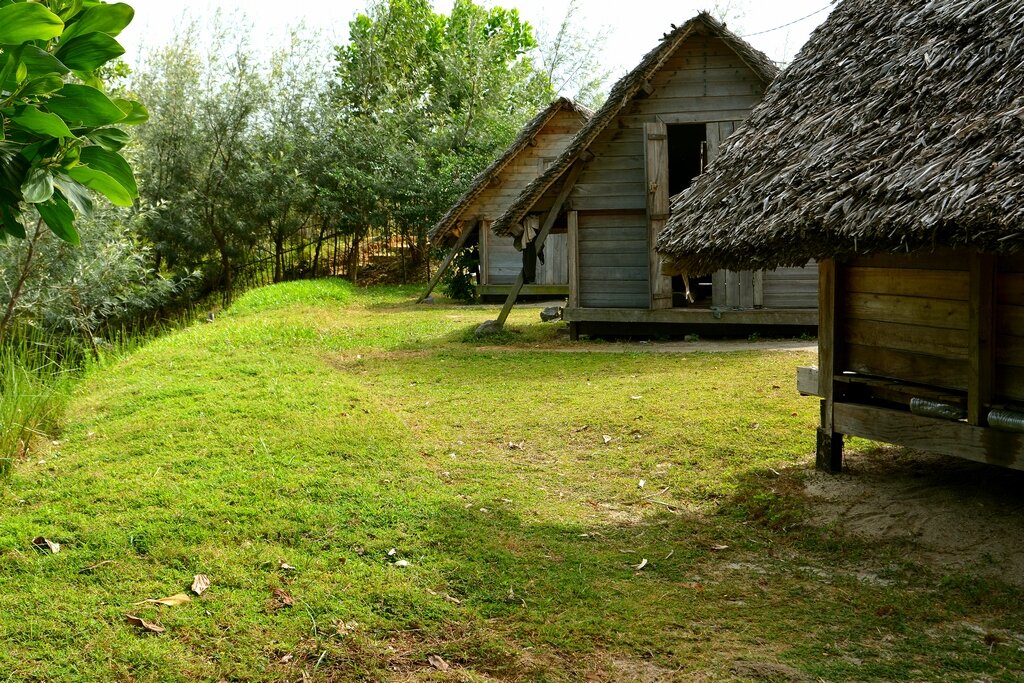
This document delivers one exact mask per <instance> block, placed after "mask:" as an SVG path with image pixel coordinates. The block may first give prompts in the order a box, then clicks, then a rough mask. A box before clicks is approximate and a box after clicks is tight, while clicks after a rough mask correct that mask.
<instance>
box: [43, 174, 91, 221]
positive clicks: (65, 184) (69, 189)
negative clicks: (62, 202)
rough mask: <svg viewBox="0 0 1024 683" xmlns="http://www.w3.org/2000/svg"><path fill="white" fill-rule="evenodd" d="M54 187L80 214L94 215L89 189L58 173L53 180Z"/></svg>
mask: <svg viewBox="0 0 1024 683" xmlns="http://www.w3.org/2000/svg"><path fill="white" fill-rule="evenodd" d="M53 184H54V186H55V187H56V188H57V189H58V190H60V191H61V193H62V194H63V195H64V198H65V199H67V200H68V204H70V205H71V206H72V207H74V209H75V210H76V211H78V213H79V214H81V215H83V216H90V215H92V197H91V196H90V192H89V190H88V188H86V187H83V186H82V185H81V184H80V183H77V182H75V181H74V180H72V179H71V178H69V177H68V176H66V175H65V174H63V173H58V174H57V175H56V177H54V179H53Z"/></svg>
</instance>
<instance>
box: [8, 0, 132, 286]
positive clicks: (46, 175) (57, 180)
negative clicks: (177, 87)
mask: <svg viewBox="0 0 1024 683" xmlns="http://www.w3.org/2000/svg"><path fill="white" fill-rule="evenodd" d="M133 15H134V11H133V10H132V8H131V7H130V6H128V5H126V4H124V3H117V4H106V3H103V2H98V1H97V0H86V1H84V2H83V0H50V1H49V2H48V3H37V2H27V1H26V0H6V1H4V2H0V228H2V232H0V234H2V235H3V236H4V237H5V238H6V237H7V236H13V237H18V238H22V239H24V238H25V237H26V235H27V231H26V229H25V225H24V220H25V216H26V214H27V215H28V216H29V217H34V216H38V218H37V228H38V225H41V224H42V223H45V224H46V225H47V226H48V227H49V228H50V230H52V231H53V232H54V233H56V234H57V235H58V236H59V237H61V238H62V239H64V240H66V241H68V242H71V243H74V244H77V243H78V242H79V236H78V232H77V231H76V229H75V226H74V216H75V210H77V211H78V212H79V213H83V214H88V213H89V211H90V210H91V209H92V200H91V198H90V192H89V190H94V191H96V192H99V193H100V194H101V195H103V196H105V197H106V198H107V199H109V200H110V201H111V202H112V203H114V204H116V205H119V206H131V205H132V203H133V201H134V200H135V199H136V198H137V197H138V188H137V186H136V183H135V178H134V176H133V174H132V170H131V167H130V166H129V165H128V163H127V162H126V161H125V160H124V158H123V157H122V156H121V155H120V154H119V151H120V150H121V148H122V147H123V146H124V145H125V144H126V143H127V142H128V139H129V138H128V135H127V133H125V132H124V131H123V130H122V129H121V128H119V127H116V126H115V124H117V126H124V125H132V124H137V123H141V122H143V121H145V120H146V117H147V113H146V110H145V108H144V107H143V106H142V105H141V104H139V103H138V102H133V101H130V100H127V99H120V98H114V99H111V98H110V97H108V96H107V95H106V94H104V92H103V89H102V83H101V81H100V78H99V76H98V75H97V73H98V71H99V70H100V69H102V68H103V66H104V65H105V64H107V63H108V62H110V61H111V60H114V59H116V58H117V57H119V56H120V55H122V54H124V48H122V47H121V45H120V44H119V43H118V42H117V40H116V36H117V35H118V34H119V33H120V32H121V30H122V29H124V28H125V27H126V26H127V25H128V24H129V23H130V22H131V20H132V17H133ZM72 77H74V79H75V80H74V81H73V80H72ZM15 298H16V296H15Z"/></svg>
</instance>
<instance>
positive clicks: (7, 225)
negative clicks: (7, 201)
mask: <svg viewBox="0 0 1024 683" xmlns="http://www.w3.org/2000/svg"><path fill="white" fill-rule="evenodd" d="M19 218H20V216H19V215H18V214H17V212H16V211H15V210H14V209H13V208H11V207H9V206H4V205H3V204H0V225H2V226H3V228H4V234H5V235H11V236H13V237H18V238H21V239H25V226H24V225H22V224H21V221H20V220H18V219H19Z"/></svg>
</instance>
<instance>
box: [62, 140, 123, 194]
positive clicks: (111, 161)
mask: <svg viewBox="0 0 1024 683" xmlns="http://www.w3.org/2000/svg"><path fill="white" fill-rule="evenodd" d="M79 159H80V160H81V162H82V163H83V164H85V165H86V166H89V167H90V168H93V169H96V170H97V171H102V172H103V173H106V174H107V175H108V176H110V177H111V178H113V179H114V180H116V181H117V182H118V183H119V184H120V185H121V187H123V188H124V189H125V190H127V191H128V194H129V196H130V197H132V198H134V197H138V196H139V186H138V185H136V184H135V176H134V175H133V174H132V168H131V166H129V165H128V162H127V161H125V160H124V158H123V157H122V156H121V155H120V154H118V153H117V152H111V151H108V150H106V149H103V148H102V147H98V146H89V147H83V148H82V153H81V156H80V157H79ZM72 177H74V176H72ZM111 201H113V200H111Z"/></svg>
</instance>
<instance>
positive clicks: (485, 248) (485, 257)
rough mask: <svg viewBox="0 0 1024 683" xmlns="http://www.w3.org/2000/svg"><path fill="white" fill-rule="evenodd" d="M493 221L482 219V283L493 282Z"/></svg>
mask: <svg viewBox="0 0 1024 683" xmlns="http://www.w3.org/2000/svg"><path fill="white" fill-rule="evenodd" d="M491 238H492V235H491V221H480V284H482V285H489V284H491Z"/></svg>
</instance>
